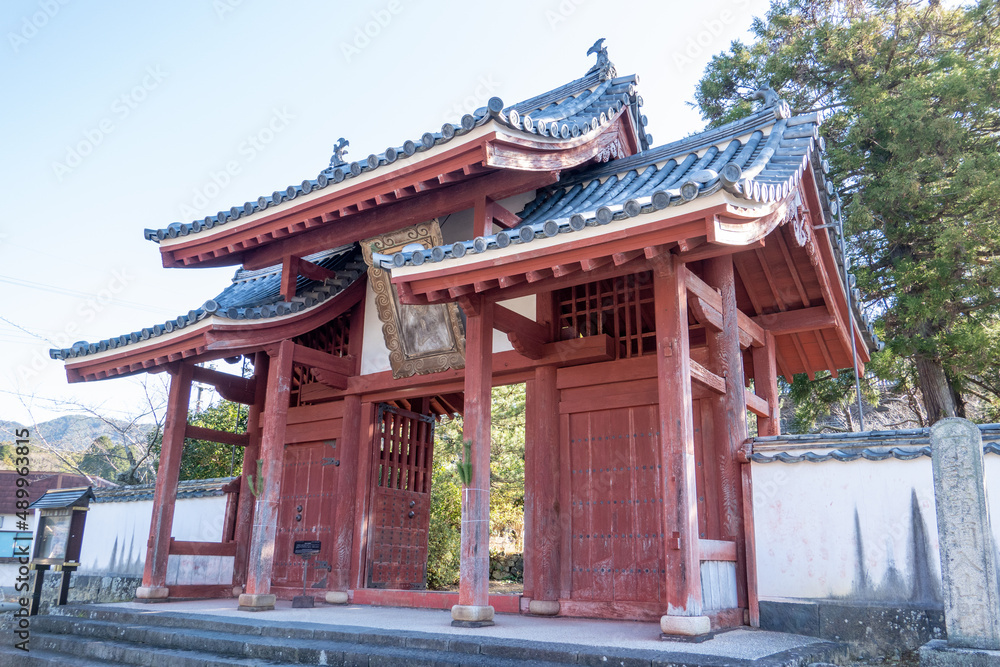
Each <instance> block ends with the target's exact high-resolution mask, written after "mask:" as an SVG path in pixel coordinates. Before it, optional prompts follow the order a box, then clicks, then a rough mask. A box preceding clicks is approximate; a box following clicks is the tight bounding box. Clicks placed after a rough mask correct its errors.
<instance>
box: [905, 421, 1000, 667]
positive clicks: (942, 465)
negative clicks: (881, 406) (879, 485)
mask: <svg viewBox="0 0 1000 667" xmlns="http://www.w3.org/2000/svg"><path fill="white" fill-rule="evenodd" d="M931 460H932V465H933V469H934V498H935V505H936V506H937V524H938V540H939V543H940V547H941V578H942V582H943V591H942V592H943V596H944V616H945V627H946V629H947V631H948V639H947V641H945V640H940V639H939V640H934V641H932V642H929V643H928V644H926V645H924V646H923V647H922V648H921V649H920V664H921V665H922V666H927V667H929V666H934V667H937V666H939V665H940V666H945V665H948V666H950V665H955V666H958V665H962V666H970V665H998V666H1000V589H998V585H997V563H996V552H995V549H994V545H993V533H992V531H991V529H990V515H989V507H988V505H987V502H986V485H985V480H984V478H983V440H982V436H981V434H980V432H979V427H977V426H976V425H975V424H973V423H972V422H969V421H966V420H965V419H943V420H941V421H939V422H938V423H936V424H934V426H932V427H931Z"/></svg>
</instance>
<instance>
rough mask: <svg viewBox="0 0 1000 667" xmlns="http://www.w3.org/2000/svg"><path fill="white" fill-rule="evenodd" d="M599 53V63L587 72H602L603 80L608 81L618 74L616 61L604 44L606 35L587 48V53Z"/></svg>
mask: <svg viewBox="0 0 1000 667" xmlns="http://www.w3.org/2000/svg"><path fill="white" fill-rule="evenodd" d="M591 53H596V54H597V64H595V65H594V66H593V67H591V68H590V69H589V70H587V74H593V73H594V72H598V73H600V78H601V81H607V80H608V79H612V78H614V77H616V76H618V72H617V71H616V70H615V65H614V63H612V62H611V59H610V58H608V47H606V46H604V37H601V38H600V39H599V40H597V41H596V42H594V45H593V46H592V47H590V48H589V49H587V55H588V56H589V55H590V54H591Z"/></svg>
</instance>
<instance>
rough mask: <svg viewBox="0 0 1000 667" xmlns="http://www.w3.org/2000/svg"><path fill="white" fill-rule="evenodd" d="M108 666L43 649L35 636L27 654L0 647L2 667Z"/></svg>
mask: <svg viewBox="0 0 1000 667" xmlns="http://www.w3.org/2000/svg"><path fill="white" fill-rule="evenodd" d="M74 653H75V652H74ZM161 664H162V663H161ZM107 665H108V663H107V662H106V661H104V660H91V659H90V658H81V657H78V655H75V654H66V653H59V652H57V651H51V650H48V649H43V648H41V647H40V646H39V645H38V644H37V643H36V642H35V638H34V635H33V636H32V639H31V650H30V651H27V652H26V651H20V650H18V649H16V648H13V647H10V646H0V667H107Z"/></svg>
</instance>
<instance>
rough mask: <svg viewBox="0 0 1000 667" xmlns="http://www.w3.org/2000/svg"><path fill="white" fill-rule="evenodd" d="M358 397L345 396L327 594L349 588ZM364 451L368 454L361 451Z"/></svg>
mask: <svg viewBox="0 0 1000 667" xmlns="http://www.w3.org/2000/svg"><path fill="white" fill-rule="evenodd" d="M361 422H362V414H361V396H359V395H357V394H348V395H347V396H345V397H344V423H343V428H342V429H341V436H340V442H339V443H338V445H337V451H338V452H340V468H339V472H338V473H337V477H338V488H337V496H336V498H337V506H336V509H335V510H334V520H333V530H334V539H335V540H336V543H335V545H334V548H333V549H334V551H333V552H334V559H333V562H332V563H330V565H332V566H333V571H332V572H331V573H330V590H333V591H339V592H346V591H347V589H348V588H349V587H350V583H349V581H350V573H351V554H352V553H353V545H354V522H355V517H356V516H357V513H356V507H357V489H356V488H355V485H354V484H351V483H350V482H353V481H355V475H357V474H358V473H359V472H360V468H359V466H358V463H359V461H360V460H361V451H362V444H363V443H362V442H361V441H360V437H361ZM364 451H367V450H364ZM345 602H346V600H345Z"/></svg>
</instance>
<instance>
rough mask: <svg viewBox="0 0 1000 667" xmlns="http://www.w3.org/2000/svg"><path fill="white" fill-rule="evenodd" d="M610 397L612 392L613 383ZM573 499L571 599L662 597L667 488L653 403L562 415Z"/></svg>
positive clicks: (654, 600)
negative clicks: (660, 456) (664, 482)
mask: <svg viewBox="0 0 1000 667" xmlns="http://www.w3.org/2000/svg"><path fill="white" fill-rule="evenodd" d="M607 389H608V391H607V394H606V395H605V401H607V402H610V397H612V395H613V393H614V391H613V390H612V389H611V388H610V387H608V388H607ZM562 428H563V436H562V437H563V438H565V439H566V440H568V445H569V447H568V449H569V469H570V470H569V472H570V499H571V522H572V523H571V531H572V540H571V554H572V555H571V562H572V587H573V588H572V598H573V599H574V600H588V601H595V602H624V601H630V602H646V603H657V602H660V600H661V594H662V590H661V589H662V582H663V577H664V573H665V569H664V564H663V544H664V539H663V519H662V517H663V493H662V491H661V488H662V470H661V468H660V463H659V447H660V445H659V441H660V438H659V435H660V434H659V426H658V423H657V411H656V406H655V405H637V406H630V407H616V408H613V409H604V410H601V409H593V410H587V411H582V412H576V413H572V414H568V415H564V417H563V427H562Z"/></svg>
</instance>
